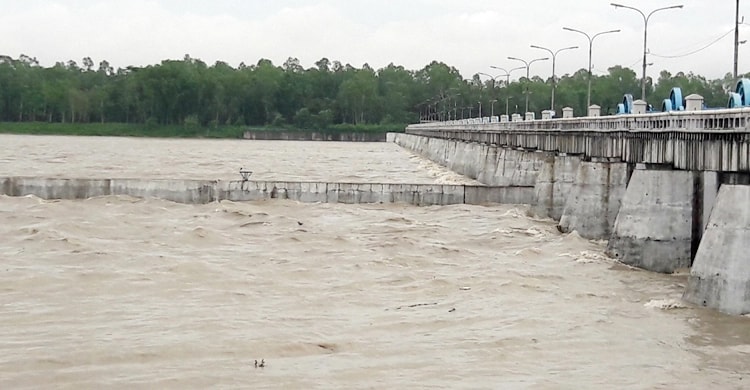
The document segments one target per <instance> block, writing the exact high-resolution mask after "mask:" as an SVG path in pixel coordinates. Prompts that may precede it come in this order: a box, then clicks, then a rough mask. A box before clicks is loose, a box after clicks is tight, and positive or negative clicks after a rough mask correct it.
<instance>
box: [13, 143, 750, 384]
mask: <svg viewBox="0 0 750 390" xmlns="http://www.w3.org/2000/svg"><path fill="white" fill-rule="evenodd" d="M0 141H2V142H4V143H3V146H2V155H0V173H2V174H3V175H23V176H31V175H43V176H59V177H87V176H97V177H160V176H159V174H163V175H167V176H173V175H178V176H180V177H192V175H191V174H190V173H191V172H194V173H195V176H196V177H197V178H219V179H224V178H226V179H235V177H234V171H235V169H234V168H235V166H237V165H238V164H245V163H246V162H247V161H249V159H248V158H247V157H246V155H255V156H262V157H258V160H257V161H263V162H262V164H263V165H256V166H259V167H263V168H261V169H256V171H258V175H259V176H260V175H266V176H264V178H268V179H279V180H287V179H294V178H313V179H315V180H333V181H335V180H342V179H343V178H347V177H350V178H356V179H357V181H360V180H361V181H368V180H378V181H384V180H387V181H389V182H399V181H407V182H440V181H451V182H461V181H462V180H465V179H462V178H461V177H460V176H457V175H455V174H451V173H450V172H446V171H444V170H442V169H440V168H439V167H437V166H435V165H434V164H430V163H427V162H424V161H421V160H420V159H419V158H417V157H415V156H412V155H411V154H410V153H408V152H405V151H403V150H401V149H399V148H398V147H395V146H394V145H390V144H350V143H297V142H291V143H288V142H255V141H200V140H140V139H123V140H119V139H111V138H66V137H62V138H56V137H19V136H0ZM154 141H156V142H155V143H154ZM37 143H38V145H37ZM118 143H121V144H122V145H126V146H127V150H124V149H123V150H122V151H118V148H117V147H116V145H117V144H118ZM7 145H14V146H15V147H14V148H9V147H7ZM80 145H86V147H85V148H84V147H80ZM37 146H38V147H37ZM21 147H22V148H23V149H21V150H19V149H18V148H21ZM91 150H99V151H101V152H102V153H104V152H105V151H106V153H107V154H108V156H109V157H108V158H106V159H105V157H103V156H92V153H91ZM139 150H140V152H139ZM207 151H212V152H207ZM287 152H288V153H291V154H292V155H293V156H291V157H290V156H284V155H283V153H287ZM139 153H140V154H139ZM239 153H243V154H242V155H239ZM63 155H64V157H62V156H63ZM160 156H161V157H160ZM200 156H204V157H205V159H206V160H214V162H215V163H216V164H215V165H214V166H212V168H210V169H209V168H207V167H208V165H203V164H208V162H209V161H204V160H202V159H201V157H200ZM301 161H304V162H301ZM105 162H106V164H105ZM386 162H389V163H386ZM359 163H362V164H364V166H359V165H357V164H359ZM248 165H249V164H248ZM104 166H112V167H120V169H119V170H117V173H118V174H114V173H113V171H104V170H101V171H100V170H99V168H97V167H104ZM154 166H159V167H163V169H164V171H161V172H156V171H155V170H154V169H152V168H153V167H154ZM224 171H226V172H227V173H226V176H223V175H224V173H221V174H219V173H216V172H224ZM120 173H122V175H120ZM183 175H184V176H183ZM212 175H214V176H212ZM603 250H604V243H601V242H591V241H588V240H584V239H582V238H580V237H579V236H577V235H576V234H575V233H573V234H561V233H559V232H558V231H557V229H556V228H555V224H554V222H553V221H549V220H536V219H532V218H529V217H527V215H526V207H525V206H497V205H494V206H493V205H490V206H465V205H459V206H448V207H423V208H420V207H413V206H407V205H340V204H301V203H295V202H290V201H281V200H273V201H265V202H248V203H232V202H221V203H213V204H208V205H184V204H176V203H171V202H166V201H161V200H155V199H134V198H127V197H101V198H93V199H88V200H81V201H45V200H41V199H38V198H34V197H23V198H10V197H0V259H1V260H2V263H0V388H3V389H6V388H8V389H36V388H55V389H58V388H69V389H81V388H122V389H132V388H176V389H181V388H243V389H245V388H290V389H309V388H316V389H332V388H336V389H352V388H375V389H391V388H393V389H399V388H445V389H458V388H466V389H504V388H544V389H558V388H571V389H573V388H575V389H578V388H592V389H603V388H617V389H620V388H634V389H653V388H663V389H687V388H722V389H723V388H729V389H732V388H737V389H739V388H747V387H748V381H750V318H746V317H731V316H725V315H722V314H718V313H715V312H713V311H709V310H705V309H700V308H692V307H687V306H686V305H684V304H682V303H681V301H680V295H681V293H682V291H683V287H684V284H685V282H686V277H685V275H684V274H683V275H660V274H654V273H649V272H643V271H639V270H634V269H631V268H628V267H625V266H622V265H619V264H618V263H616V262H614V261H612V260H611V259H609V258H607V257H605V256H604V255H603ZM261 359H263V360H264V361H265V367H263V368H255V366H254V362H255V360H258V361H260V360H261Z"/></svg>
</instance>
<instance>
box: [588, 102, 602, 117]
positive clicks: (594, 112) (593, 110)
mask: <svg viewBox="0 0 750 390" xmlns="http://www.w3.org/2000/svg"><path fill="white" fill-rule="evenodd" d="M601 115H602V108H601V107H600V106H597V105H596V104H592V105H590V106H589V115H588V116H601Z"/></svg>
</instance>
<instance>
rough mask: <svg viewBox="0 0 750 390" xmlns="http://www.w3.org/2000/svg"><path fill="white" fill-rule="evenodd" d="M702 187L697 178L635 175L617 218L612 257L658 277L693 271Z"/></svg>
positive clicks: (639, 171)
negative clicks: (652, 272)
mask: <svg viewBox="0 0 750 390" xmlns="http://www.w3.org/2000/svg"><path fill="white" fill-rule="evenodd" d="M697 187H698V174H697V173H696V172H690V171H672V170H646V169H645V168H644V169H636V170H635V171H634V172H633V176H632V178H631V179H630V184H629V185H628V188H627V191H626V193H625V197H624V198H623V200H622V205H621V206H620V211H619V213H618V214H617V220H616V221H615V226H614V230H613V232H612V235H611V236H610V238H609V243H608V245H607V254H608V255H610V256H612V257H614V258H616V259H617V260H619V261H621V262H623V263H625V264H629V265H632V266H636V267H639V268H643V269H647V270H650V271H655V272H663V273H672V272H674V271H675V270H677V269H680V268H687V267H690V264H691V262H692V246H693V239H694V237H693V235H694V233H695V228H694V226H695V225H696V224H697V225H700V216H699V214H698V213H699V212H700V209H699V205H700V203H699V202H696V197H698V196H699V194H696V193H697V192H699V191H696V189H697ZM696 217H697V218H696ZM695 240H699V237H695Z"/></svg>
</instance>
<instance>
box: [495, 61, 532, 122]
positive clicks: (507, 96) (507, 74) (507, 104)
mask: <svg viewBox="0 0 750 390" xmlns="http://www.w3.org/2000/svg"><path fill="white" fill-rule="evenodd" d="M490 68H492V69H497V70H502V71H503V72H505V74H503V75H501V76H505V77H506V78H505V88H506V89H507V88H508V86H510V74H511V73H513V71H514V70H521V69H524V68H525V66H519V67H517V68H513V69H511V70H505V69H503V68H501V67H499V66H493V65H490ZM509 112H510V93H507V94H505V116H508V115H509Z"/></svg>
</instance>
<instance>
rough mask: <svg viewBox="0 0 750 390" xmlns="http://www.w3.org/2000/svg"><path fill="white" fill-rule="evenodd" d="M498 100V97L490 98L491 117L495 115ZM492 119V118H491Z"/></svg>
mask: <svg viewBox="0 0 750 390" xmlns="http://www.w3.org/2000/svg"><path fill="white" fill-rule="evenodd" d="M496 101H497V99H492V100H490V118H492V117H493V116H495V102H496ZM490 120H492V119H490Z"/></svg>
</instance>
